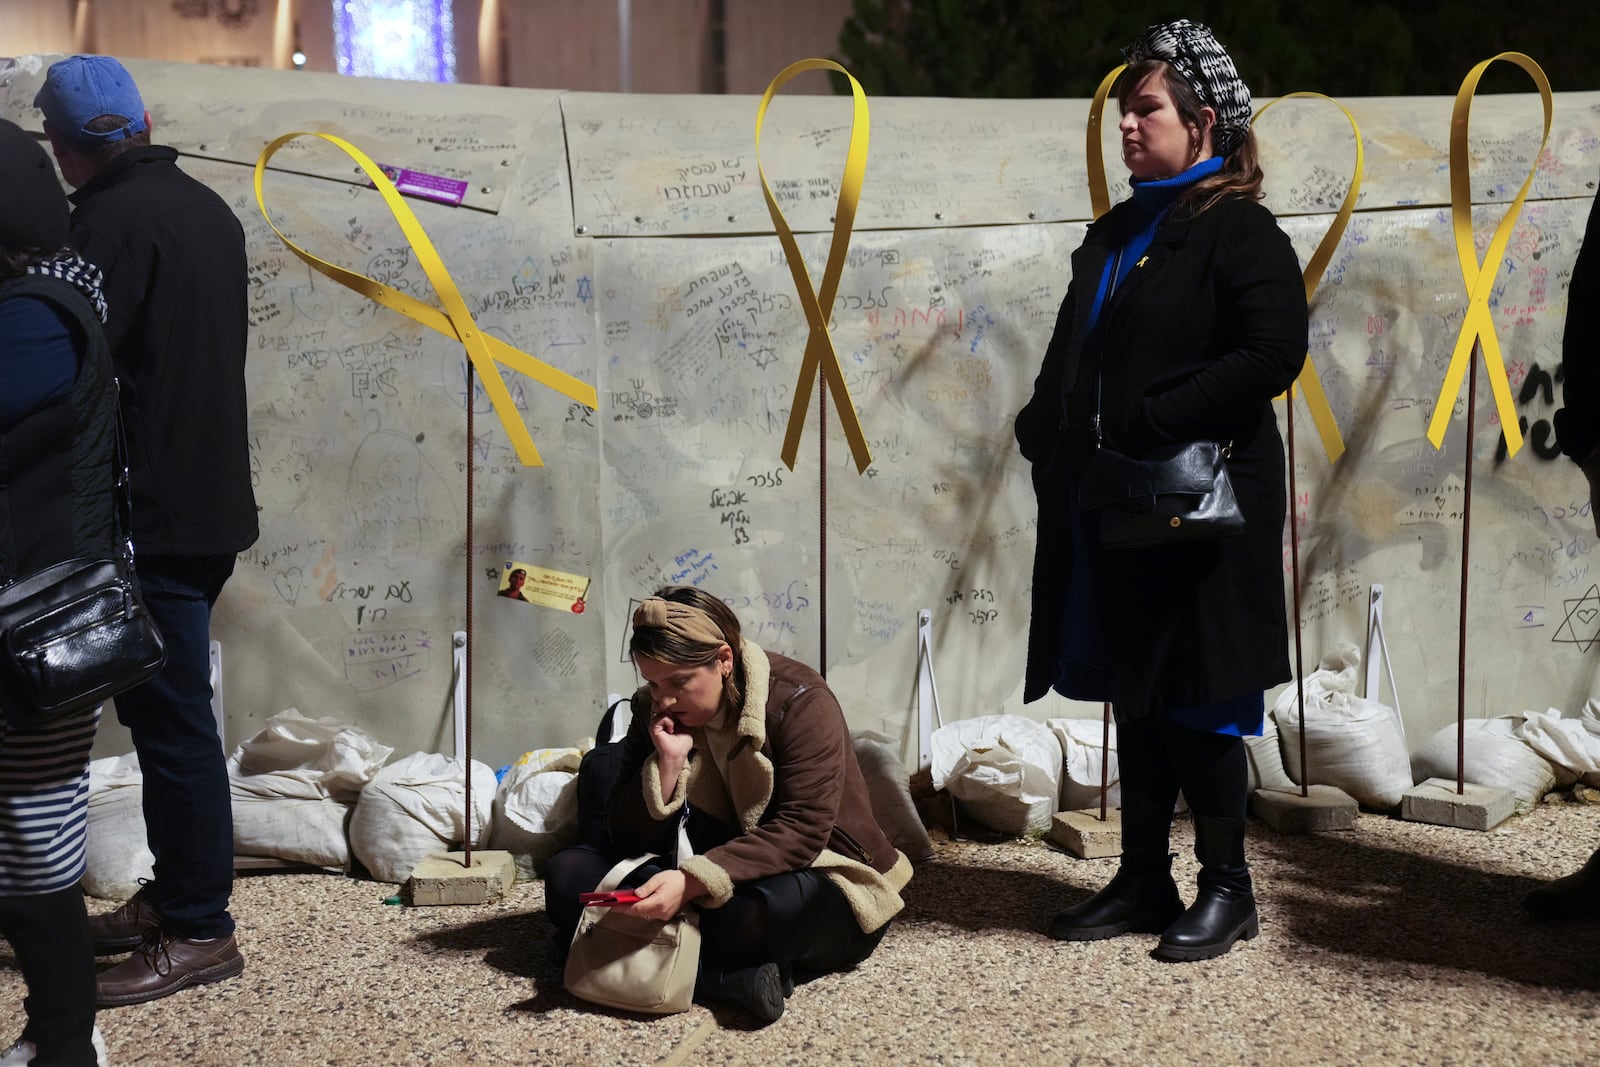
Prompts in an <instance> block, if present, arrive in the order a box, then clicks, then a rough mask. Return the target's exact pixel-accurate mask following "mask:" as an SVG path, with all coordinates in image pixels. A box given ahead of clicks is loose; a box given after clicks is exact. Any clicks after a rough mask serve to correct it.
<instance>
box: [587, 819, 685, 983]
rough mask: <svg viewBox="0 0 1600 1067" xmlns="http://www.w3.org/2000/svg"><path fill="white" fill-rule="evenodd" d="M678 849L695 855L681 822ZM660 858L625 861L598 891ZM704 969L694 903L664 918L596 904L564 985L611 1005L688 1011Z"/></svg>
mask: <svg viewBox="0 0 1600 1067" xmlns="http://www.w3.org/2000/svg"><path fill="white" fill-rule="evenodd" d="M678 854H679V857H680V858H683V857H687V856H689V855H693V853H692V852H690V851H689V842H688V839H687V837H686V835H685V834H684V832H683V826H682V823H680V824H679V831H678ZM655 858H656V857H655V855H653V854H651V855H646V856H635V857H634V858H632V859H626V860H623V861H622V862H621V863H619V864H617V865H616V866H615V867H613V868H611V870H610V871H609V872H608V873H607V874H606V876H605V877H604V878H602V879H601V880H600V884H599V885H598V886H596V887H595V890H596V891H597V892H602V893H608V892H610V891H612V890H614V889H616V888H617V885H618V883H620V882H621V881H622V879H623V878H624V877H625V876H626V875H627V874H628V872H629V871H632V870H633V869H634V868H636V867H638V866H639V865H640V864H641V863H647V862H649V861H650V860H653V859H655ZM699 970H700V925H699V914H698V913H697V912H696V911H695V910H694V909H693V908H689V907H686V908H685V909H684V911H683V913H682V914H680V915H678V916H677V917H676V918H674V919H668V920H666V921H664V922H663V921H661V920H659V919H641V918H639V917H638V916H635V915H623V914H620V913H618V912H617V911H616V910H615V909H614V908H606V907H597V906H593V905H591V906H589V907H586V908H584V909H583V916H582V917H581V918H580V919H579V920H578V930H577V932H576V933H575V934H573V937H572V949H571V951H570V952H568V953H567V969H566V972H565V974H564V975H563V976H562V984H563V985H564V986H566V988H567V992H569V993H571V994H572V995H573V996H575V997H582V998H583V999H584V1000H587V1001H590V1002H592V1003H595V1004H604V1005H605V1006H606V1007H608V1008H621V1009H623V1010H624V1011H639V1012H647V1013H649V1014H652V1015H671V1014H672V1013H674V1012H680V1011H688V1010H689V1005H690V1004H691V1003H692V1002H693V1000H694V980H695V976H696V975H697V974H698V973H699Z"/></svg>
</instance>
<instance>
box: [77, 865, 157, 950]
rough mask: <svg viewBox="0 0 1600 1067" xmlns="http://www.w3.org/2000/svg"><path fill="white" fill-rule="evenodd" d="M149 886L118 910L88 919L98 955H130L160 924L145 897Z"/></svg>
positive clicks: (140, 889) (144, 886) (152, 906)
mask: <svg viewBox="0 0 1600 1067" xmlns="http://www.w3.org/2000/svg"><path fill="white" fill-rule="evenodd" d="M148 888H149V885H148V883H147V884H146V885H143V886H140V887H139V891H138V892H137V893H135V894H134V895H133V896H131V897H129V898H128V900H127V901H126V902H125V903H124V904H123V905H122V907H120V908H118V909H116V910H115V911H108V912H106V913H105V914H104V915H91V916H89V936H90V937H91V938H93V939H94V954H95V955H96V956H112V955H115V954H116V953H118V952H131V951H132V950H133V949H136V948H138V947H139V944H140V942H142V941H143V940H144V939H145V935H146V934H148V933H149V932H150V931H151V930H154V929H155V928H156V927H158V926H160V925H161V916H160V915H158V914H156V909H155V906H154V905H152V904H151V903H150V900H149V898H148V897H146V896H145V892H146V890H147V889H148Z"/></svg>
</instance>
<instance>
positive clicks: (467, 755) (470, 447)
mask: <svg viewBox="0 0 1600 1067" xmlns="http://www.w3.org/2000/svg"><path fill="white" fill-rule="evenodd" d="M472 408H473V381H472V361H471V360H470V359H469V360H467V566H466V574H467V624H466V627H465V629H466V631H467V648H466V653H467V654H466V657H465V661H464V663H463V664H462V673H463V674H464V675H465V677H466V691H467V698H466V705H467V707H466V714H465V716H464V717H465V719H466V729H465V731H464V734H465V738H466V743H465V744H464V745H462V748H463V749H464V750H465V751H463V752H459V753H457V755H458V756H460V757H461V764H462V773H463V775H464V776H465V777H464V779H463V780H464V781H465V782H466V794H465V796H464V797H463V799H464V801H465V802H466V805H467V811H466V816H467V817H466V819H465V824H466V828H467V838H466V841H465V842H464V843H463V844H462V846H461V853H462V857H461V866H463V867H465V868H467V869H468V870H471V869H472V652H473V649H475V648H476V647H477V644H478V643H477V641H476V640H474V639H473V636H472V579H473V573H472V566H473V561H474V560H475V559H476V558H477V557H476V556H474V555H473V551H472V550H473V536H472V529H473V521H472V520H473V511H472V485H473V482H474V481H476V480H477V479H476V478H475V477H474V474H475V472H476V470H477V466H478V465H477V463H476V462H475V459H476V456H475V450H476V447H477V438H476V436H475V435H474V432H473V419H472Z"/></svg>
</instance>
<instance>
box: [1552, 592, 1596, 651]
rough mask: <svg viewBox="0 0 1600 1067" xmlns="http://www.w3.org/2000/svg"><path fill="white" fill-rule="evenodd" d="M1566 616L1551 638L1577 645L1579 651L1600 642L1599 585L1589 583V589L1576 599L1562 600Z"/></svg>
mask: <svg viewBox="0 0 1600 1067" xmlns="http://www.w3.org/2000/svg"><path fill="white" fill-rule="evenodd" d="M1562 603H1563V604H1565V605H1566V608H1567V617H1566V618H1565V619H1563V620H1562V621H1561V628H1560V629H1558V630H1557V631H1556V635H1555V636H1554V637H1553V638H1551V640H1552V641H1553V642H1555V643H1557V644H1563V645H1577V646H1578V651H1579V652H1587V651H1589V649H1591V648H1593V647H1594V646H1595V643H1596V642H1600V585H1591V586H1590V587H1589V591H1588V592H1587V593H1585V594H1583V596H1581V597H1579V598H1578V599H1576V600H1565V601H1562Z"/></svg>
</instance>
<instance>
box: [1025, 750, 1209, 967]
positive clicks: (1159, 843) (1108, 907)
mask: <svg viewBox="0 0 1600 1067" xmlns="http://www.w3.org/2000/svg"><path fill="white" fill-rule="evenodd" d="M1159 725H1160V724H1158V723H1156V722H1153V721H1151V720H1140V721H1137V722H1134V723H1130V724H1126V725H1124V724H1121V723H1119V724H1118V727H1117V758H1118V767H1119V769H1120V771H1121V775H1122V863H1121V866H1119V867H1118V868H1117V873H1116V875H1115V876H1114V877H1113V878H1112V879H1111V881H1110V882H1109V883H1108V884H1107V885H1106V887H1105V888H1104V889H1102V890H1100V891H1099V892H1098V893H1096V894H1094V895H1093V896H1091V897H1090V898H1089V899H1087V900H1083V901H1080V902H1078V903H1077V904H1074V905H1073V906H1072V907H1070V908H1068V909H1067V910H1066V911H1063V912H1060V913H1059V914H1056V915H1053V916H1051V918H1050V926H1049V933H1050V936H1051V937H1053V938H1055V939H1056V940H1058V941H1099V940H1102V939H1104V938H1108V937H1117V936H1119V935H1121V934H1128V933H1149V934H1156V933H1160V932H1161V931H1162V930H1165V929H1166V928H1167V927H1168V926H1169V925H1171V923H1172V921H1173V920H1174V919H1176V918H1177V917H1178V916H1179V915H1181V914H1183V901H1182V900H1181V899H1180V898H1179V897H1178V886H1177V883H1175V882H1174V881H1173V880H1172V855H1171V853H1170V852H1169V851H1168V845H1169V842H1170V837H1171V831H1172V808H1173V805H1174V804H1175V803H1176V802H1177V799H1178V785H1177V782H1176V780H1175V778H1174V777H1173V774H1172V770H1171V768H1170V767H1169V766H1167V760H1166V757H1165V755H1164V753H1163V751H1162V742H1161V739H1160V737H1159V735H1158V733H1157V731H1158V729H1159Z"/></svg>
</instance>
